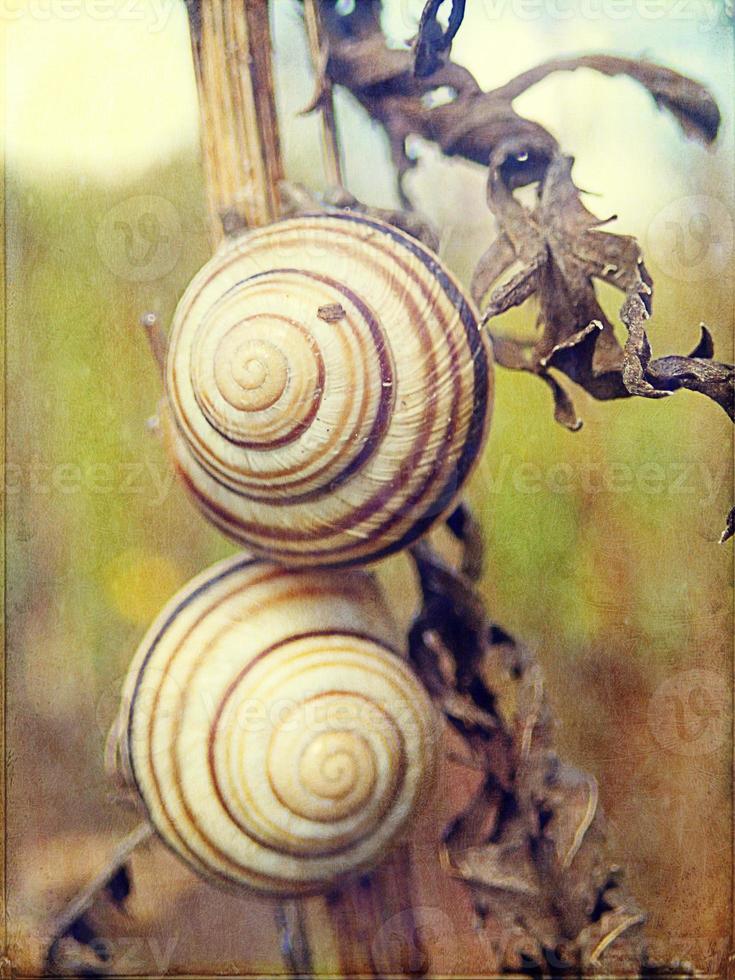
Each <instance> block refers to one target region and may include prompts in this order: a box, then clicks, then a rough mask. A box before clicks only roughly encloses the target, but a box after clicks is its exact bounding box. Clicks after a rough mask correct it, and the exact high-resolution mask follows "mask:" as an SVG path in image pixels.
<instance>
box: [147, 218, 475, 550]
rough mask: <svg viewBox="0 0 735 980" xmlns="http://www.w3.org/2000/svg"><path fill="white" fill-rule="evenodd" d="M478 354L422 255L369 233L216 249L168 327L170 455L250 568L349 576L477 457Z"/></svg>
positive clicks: (461, 308) (419, 522) (402, 535)
mask: <svg viewBox="0 0 735 980" xmlns="http://www.w3.org/2000/svg"><path fill="white" fill-rule="evenodd" d="M491 384H492V378H491V355H490V348H489V341H487V340H486V339H485V337H484V334H483V332H482V331H481V330H480V327H479V325H478V317H477V313H476V311H475V308H474V306H473V303H472V300H471V299H469V298H468V297H467V296H466V295H465V293H464V292H463V290H462V288H461V287H460V286H459V284H458V283H457V281H456V280H455V279H454V278H453V276H452V275H451V273H450V272H448V271H447V270H446V269H445V268H444V266H443V265H442V264H441V262H440V261H439V259H438V258H437V256H436V255H434V254H433V253H432V252H430V251H429V250H428V249H427V248H426V247H425V246H424V245H422V244H421V243H420V242H418V241H417V240H415V239H413V238H412V237H410V236H409V235H407V234H405V233H404V232H402V231H399V230H398V229H396V228H394V227H392V226H391V225H388V224H385V223H383V222H381V221H377V220H374V219H372V218H366V217H364V216H361V215H356V214H349V213H335V214H329V215H324V214H322V215H316V216H313V217H301V218H295V219H290V220H286V221H282V222H278V223H277V224H274V225H270V226H268V227H266V228H261V229H258V230H256V231H254V232H252V233H250V234H247V235H246V236H244V237H243V238H241V239H239V240H236V241H234V242H231V243H229V244H227V245H226V246H224V247H223V249H222V250H221V251H219V252H218V253H217V254H216V255H215V256H214V257H213V258H212V260H211V261H210V262H208V263H207V265H205V266H204V268H203V269H202V270H201V271H200V272H199V273H198V274H197V275H196V276H195V278H194V280H193V281H192V282H191V284H190V285H189V287H188V289H187V290H186V292H185V294H184V296H183V297H182V299H181V301H180V303H179V305H178V308H177V310H176V313H175V316H174V320H173V325H172V331H171V336H170V342H169V350H168V356H167V364H166V376H165V386H166V394H167V404H168V412H167V413H166V414H167V416H168V418H167V422H168V425H167V429H168V436H169V443H170V448H171V451H172V453H173V456H174V460H175V462H176V465H177V469H178V471H179V472H180V474H181V476H182V478H183V480H184V482H185V484H186V486H187V487H188V488H189V490H190V491H191V493H192V494H193V495H194V497H195V499H196V500H197V502H198V503H199V505H200V506H201V508H202V509H203V511H204V513H205V514H206V515H207V516H208V517H209V519H210V520H211V521H213V522H214V523H215V524H216V525H217V526H219V527H220V528H221V529H222V530H223V531H224V532H225V533H227V534H228V535H230V536H231V537H233V538H235V539H236V540H238V541H239V542H241V543H242V544H243V545H244V546H245V547H246V548H247V549H249V550H250V551H251V552H252V553H253V554H255V555H258V556H261V557H265V558H269V559H272V560H274V561H277V562H281V563H284V564H290V565H298V564H309V565H312V566H313V565H314V564H321V565H332V566H335V565H348V564H354V563H363V562H369V561H372V560H375V559H378V558H381V557H383V556H384V555H387V554H390V553H391V552H393V551H396V550H399V549H401V548H403V547H405V546H406V545H407V544H409V543H410V542H411V541H413V540H414V539H415V538H417V537H418V536H419V535H421V534H422V533H423V532H425V531H426V530H427V529H428V528H429V527H430V526H431V525H432V524H433V523H434V522H435V521H436V520H437V519H438V518H440V517H441V516H442V515H443V514H444V513H445V512H446V511H447V510H448V508H449V507H450V506H451V505H452V503H453V501H454V500H455V498H456V496H457V494H458V492H459V491H460V489H461V487H462V486H463V484H464V483H465V481H466V479H467V477H468V475H469V473H470V471H471V469H472V466H473V463H474V462H475V460H476V459H477V456H478V453H479V451H480V449H481V447H482V445H483V442H484V439H485V435H486V432H487V427H488V423H489V417H490V408H491Z"/></svg>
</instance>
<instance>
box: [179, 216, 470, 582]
mask: <svg viewBox="0 0 735 980" xmlns="http://www.w3.org/2000/svg"><path fill="white" fill-rule="evenodd" d="M326 222H328V225H327V226H326V231H327V232H329V233H330V234H331V235H336V236H338V237H341V238H346V239H349V238H350V237H353V236H351V235H350V232H349V228H348V223H350V222H351V223H354V224H358V225H362V226H366V227H369V228H372V229H375V231H376V232H380V233H381V234H380V235H377V234H376V235H375V236H374V237H373V236H369V237H368V238H367V239H360V240H359V243H358V244H359V245H361V246H364V245H366V244H367V245H369V246H370V249H369V250H370V251H371V250H372V249H376V250H377V251H379V252H381V253H382V254H383V255H384V256H385V257H387V258H388V259H389V260H390V262H392V263H394V265H397V266H399V268H401V270H402V272H403V273H404V275H405V276H407V277H408V278H410V281H411V282H413V283H414V284H415V285H416V286H417V288H418V290H419V291H420V293H421V294H423V296H424V297H425V298H426V300H427V302H428V301H430V300H432V299H435V298H436V296H435V290H433V291H432V290H429V289H427V286H426V282H425V281H424V280H423V279H422V278H421V276H420V275H418V274H417V272H416V270H415V269H412V268H410V267H409V266H408V265H407V263H406V261H405V260H403V259H402V258H401V259H400V260H398V261H396V249H395V247H394V246H393V247H392V250H391V246H389V245H388V243H387V241H386V239H390V240H391V241H392V242H398V243H399V244H401V245H402V246H403V248H405V249H406V250H408V251H409V252H411V254H412V255H413V256H414V257H415V258H417V259H418V260H419V261H420V262H421V263H422V265H423V266H424V267H425V268H426V269H427V271H428V272H429V273H430V275H431V281H432V283H434V284H435V283H437V282H438V283H439V285H440V287H441V289H442V293H443V297H444V300H445V302H447V303H448V304H450V306H451V308H452V309H454V310H455V312H456V314H457V316H458V317H459V319H460V321H461V322H462V324H463V326H464V333H465V336H466V340H467V344H468V347H469V351H470V354H471V357H472V368H473V376H474V385H473V390H472V394H473V408H474V412H473V413H471V414H470V417H469V421H468V424H467V433H466V438H465V443H464V446H463V447H462V451H461V452H460V456H459V458H458V459H456V458H453V454H451V453H447V451H446V450H447V448H449V449H451V444H452V441H453V439H454V437H455V435H456V430H457V428H458V426H459V413H458V411H457V406H458V404H459V403H460V402H461V399H462V395H463V394H464V392H465V391H467V389H466V388H464V387H463V386H462V384H461V374H460V372H459V370H458V360H459V358H458V353H457V352H458V348H457V345H456V341H455V338H454V337H453V336H452V330H451V329H450V328H449V327H450V324H453V323H454V320H453V318H452V319H451V320H448V319H447V316H448V312H447V313H445V311H444V309H442V308H441V307H439V308H438V309H437V308H436V306H435V309H434V314H435V320H436V323H437V326H438V327H439V329H440V330H441V331H442V333H443V335H444V337H445V338H446V340H447V346H448V348H449V352H450V357H451V360H452V367H451V369H450V375H451V378H452V383H453V386H454V387H453V392H454V393H453V404H452V410H451V417H450V424H449V426H448V427H447V428H446V429H445V430H444V436H443V441H442V444H441V446H440V448H439V450H438V451H437V452H436V453H435V455H434V465H433V466H432V467H431V470H430V472H429V474H428V477H427V478H426V479H425V480H424V481H423V483H422V484H421V485H419V487H418V488H414V490H413V492H412V493H410V494H409V495H408V496H407V498H406V499H405V500H404V501H403V502H402V506H401V507H400V508H397V512H396V513H394V514H392V515H389V517H388V519H387V521H384V522H382V523H381V524H380V525H379V526H378V527H376V528H370V529H366V532H369V535H370V540H363V541H362V542H360V541H358V542H355V541H351V542H349V543H347V544H345V545H342V546H338V547H334V548H331V549H322V550H321V551H320V550H319V549H318V548H316V549H314V550H313V551H312V552H311V553H312V554H313V555H315V556H318V557H320V558H325V559H327V561H328V562H329V563H330V564H349V563H351V562H353V561H359V560H361V559H364V556H365V555H367V556H368V557H369V558H370V559H371V560H372V559H374V558H376V557H378V556H383V555H385V554H389V553H391V552H392V551H394V550H397V549H398V548H400V547H403V546H405V544H407V543H409V542H410V541H411V540H413V539H414V538H415V537H417V536H418V534H420V533H422V532H423V530H424V529H425V528H426V527H427V526H428V525H429V524H431V523H432V522H433V521H434V520H435V519H436V518H437V517H438V516H439V514H440V513H441V511H442V510H444V509H445V508H446V507H449V506H450V505H451V502H452V499H453V498H454V496H455V495H456V492H457V491H458V489H459V487H460V486H461V484H462V482H463V480H464V479H465V477H466V475H467V473H468V472H469V470H470V469H471V466H472V463H473V462H474V458H475V456H476V455H477V450H478V448H479V445H480V443H481V442H482V439H483V438H484V434H485V431H486V427H487V421H488V417H489V398H488V384H489V362H488V355H487V350H486V347H485V345H484V343H483V338H482V336H481V335H480V332H479V329H478V327H477V323H476V319H475V315H474V313H473V311H472V308H471V306H470V305H469V304H468V303H467V302H466V301H465V299H464V296H463V294H462V291H461V289H460V288H459V287H458V286H457V284H456V282H454V281H453V280H452V279H451V277H449V276H448V275H447V274H446V272H445V270H443V268H442V267H441V265H440V264H439V263H438V262H437V260H436V259H435V258H434V257H433V256H432V255H431V253H429V252H427V251H426V250H425V249H424V248H423V246H421V245H420V244H419V243H417V242H415V241H414V240H413V239H410V238H409V237H408V236H405V235H404V234H403V233H401V232H397V231H396V230H395V229H392V228H390V226H385V225H383V224H382V223H379V222H374V221H373V220H372V219H370V220H368V219H365V218H363V217H362V216H354V215H342V214H339V215H332V216H329V217H326V218H325V217H323V216H319V217H316V218H314V219H311V222H310V223H309V221H307V220H303V219H296V220H295V221H294V222H283V223H282V224H280V225H275V226H272V227H271V228H270V229H269V230H268V232H267V234H264V233H262V232H258V233H256V234H255V236H254V238H255V240H254V242H253V247H254V250H255V254H259V253H260V252H261V251H262V250H263V249H266V250H267V248H268V246H269V243H270V241H271V240H272V236H274V235H275V236H277V235H279V234H283V233H284V232H286V231H289V230H290V231H291V232H293V233H294V234H295V233H296V231H297V230H298V231H300V232H301V233H305V232H307V231H314V232H323V231H325V224H324V223H326ZM342 222H344V225H345V230H344V231H342V229H341V228H339V229H338V228H337V227H335V225H336V224H338V223H342ZM289 226H290V227H289ZM342 251H344V249H342ZM347 251H348V252H349V249H348V250H347ZM359 257H360V260H361V261H363V262H365V261H366V256H365V254H364V253H363V254H360V256H359ZM238 258H239V254H238V253H237V252H235V253H234V254H232V255H230V256H228V260H227V262H226V263H225V265H224V266H220V267H218V268H217V269H215V270H214V271H213V272H212V273H210V277H209V278H208V279H207V280H205V282H204V283H200V284H198V288H199V291H200V292H201V290H202V289H204V288H205V287H206V284H208V283H209V282H210V281H211V278H212V277H213V276H215V275H217V274H219V272H220V271H221V269H222V268H223V267H226V266H227V265H230V264H232V262H235V261H237V260H238ZM371 264H372V265H373V269H377V271H378V274H379V276H380V278H381V279H383V280H384V281H386V277H387V281H388V283H389V285H391V286H392V285H393V283H395V281H396V280H397V277H396V276H395V275H393V276H392V277H391V276H390V275H388V270H387V269H386V268H385V263H377V262H375V261H374V260H373V262H372V263H371ZM198 295H199V294H198V293H195V294H194V295H193V296H191V297H189V305H190V304H191V303H193V302H194V301H195V299H196V296H198ZM404 299H405V296H404ZM415 309H416V307H415V305H414V310H415ZM429 400H430V401H431V402H433V398H430V399H429ZM425 424H426V423H425V422H424V426H425ZM427 441H428V437H427V439H424V440H421V441H420V443H419V445H420V447H421V448H420V451H419V449H418V447H417V446H416V445H415V446H414V452H413V453H412V454H411V456H410V457H409V458H408V459H407V460H404V463H403V465H402V467H401V468H400V470H399V473H398V474H397V476H396V477H395V478H394V480H393V481H392V482H391V484H390V488H386V489H385V490H383V491H382V492H381V493H379V494H376V495H374V496H373V498H372V499H371V501H369V502H367V504H363V506H362V507H361V508H358V509H356V510H354V511H352V512H351V513H350V514H349V515H346V516H345V519H343V520H341V521H338V520H334V521H332V522H331V524H330V525H329V526H327V527H325V528H320V529H317V530H314V531H309V532H306V533H304V532H298V531H296V530H295V529H293V528H291V529H288V531H287V532H279V530H278V529H268V528H264V527H263V526H262V525H261V524H260V523H259V522H258V521H257V520H255V521H252V522H246V521H243V520H242V519H241V518H240V517H238V516H237V515H236V514H233V513H230V512H229V510H228V509H227V508H226V507H225V506H223V505H222V504H221V503H217V504H214V503H213V502H212V501H210V500H208V499H207V498H206V496H205V492H204V491H203V490H198V489H197V490H195V493H196V496H198V497H199V498H200V501H201V506H203V508H204V509H205V512H206V513H208V514H212V515H216V517H215V520H216V523H217V524H218V526H220V527H222V528H223V529H225V530H226V531H227V533H229V534H230V535H231V536H233V537H236V538H238V539H239V540H242V541H243V542H245V543H246V544H249V545H250V546H251V547H253V548H254V549H256V550H260V551H261V552H263V553H265V554H269V555H273V556H281V557H283V558H291V559H294V558H300V557H301V549H298V548H297V550H293V549H288V548H280V549H279V548H277V547H276V548H273V547H272V546H271V545H270V544H263V539H264V538H265V539H266V541H269V542H270V541H278V540H284V539H286V538H288V539H289V540H292V541H299V542H301V541H316V540H319V539H320V538H322V539H323V538H325V537H329V536H338V535H339V533H340V531H345V530H352V529H354V528H355V527H357V526H359V523H361V522H367V520H368V519H369V517H370V516H372V515H373V514H374V513H376V512H377V511H379V510H380V509H382V508H383V507H384V506H385V504H386V503H387V502H388V501H389V499H390V497H391V496H392V494H393V493H394V491H395V490H396V489H397V488H398V487H399V486H401V485H403V484H405V483H406V482H407V481H408V484H409V485H410V482H411V480H410V477H411V470H414V469H415V468H416V467H417V465H418V463H420V462H421V460H422V458H423V453H424V449H425V445H426V442H427ZM365 456H366V458H368V457H369V453H366V454H365ZM363 465H364V463H363ZM443 468H447V469H448V470H449V479H448V481H445V483H444V486H443V487H442V488H441V489H440V491H439V492H438V493H437V494H436V495H435V496H434V497H433V498H432V500H431V501H430V503H429V506H428V508H426V509H425V510H424V512H423V513H422V514H421V515H420V516H418V517H412V516H411V515H410V511H411V509H418V508H416V505H417V504H418V503H419V502H420V501H421V499H422V498H423V497H424V496H426V494H428V492H429V490H430V489H431V486H432V483H433V482H434V481H437V482H438V479H437V478H438V475H439V474H440V473H441V471H442V469H443ZM349 475H351V474H349ZM209 476H210V478H213V479H215V480H216V477H213V475H212V474H209ZM346 478H347V477H345V479H346ZM304 479H305V481H307V480H308V481H311V480H312V479H313V477H307V478H304ZM187 482H188V483H189V485H190V486H192V485H193V482H194V480H193V477H192V476H189V478H188V481H187ZM329 487H330V489H332V488H333V487H334V484H333V483H332V482H330V484H329ZM225 489H230V488H228V487H225ZM234 492H235V493H237V492H239V491H234ZM318 495H319V491H315V490H311V491H307V494H305V495H303V497H305V498H306V499H310V498H313V497H314V496H318ZM303 497H299V498H296V499H298V500H300V499H303ZM255 499H258V498H255ZM293 502H295V500H294V498H291V499H288V498H274V500H273V501H270V503H275V504H276V506H288V505H289V504H292V503H293ZM407 520H409V521H410V524H409V526H408V527H407V528H406V530H405V531H404V533H403V535H402V536H399V538H398V540H394V541H392V542H391V541H390V540H389V541H388V542H387V544H385V545H383V546H382V547H380V545H381V542H380V540H377V541H376V540H373V538H374V537H377V538H379V537H380V535H381V534H384V533H385V532H386V531H387V530H390V528H391V527H393V526H394V525H395V524H396V523H397V522H399V521H402V522H404V523H406V521H407ZM376 545H377V546H378V547H376ZM345 554H346V555H347V556H348V557H346V558H344V559H342V556H343V555H345Z"/></svg>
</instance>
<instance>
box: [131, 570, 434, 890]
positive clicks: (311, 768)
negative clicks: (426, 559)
mask: <svg viewBox="0 0 735 980" xmlns="http://www.w3.org/2000/svg"><path fill="white" fill-rule="evenodd" d="M399 649H400V647H399V641H398V639H397V635H396V628H395V626H394V625H393V623H392V621H391V620H390V617H389V615H388V613H387V611H386V608H385V606H384V604H383V600H382V597H381V595H380V593H379V591H378V589H377V587H376V585H375V583H374V582H373V580H372V578H371V577H370V576H368V575H367V574H365V573H364V572H359V571H348V572H346V573H343V574H339V575H337V574H335V573H334V572H328V571H325V570H321V571H316V572H313V571H312V572H309V573H306V572H300V571H294V570H287V569H285V568H282V567H280V566H276V565H270V564H266V563H263V562H259V561H252V560H250V559H246V558H243V557H242V556H238V557H236V558H234V559H231V560H229V561H226V562H223V563H221V564H219V565H216V566H215V567H213V568H212V569H210V570H209V571H208V572H206V573H204V574H203V575H201V576H200V577H199V578H197V579H195V580H194V581H193V582H192V583H191V584H190V585H189V586H188V587H187V588H185V589H184V590H183V591H182V592H181V593H180V594H179V595H177V596H176V597H175V598H174V599H173V600H172V601H171V603H170V604H169V605H168V607H167V608H166V609H165V610H164V611H163V613H162V614H161V615H160V617H159V618H158V620H157V621H156V622H155V623H154V624H153V626H152V627H151V629H150V630H149V632H148V634H147V636H146V637H145V639H144V640H143V643H142V644H141V646H140V648H139V650H138V652H137V655H136V657H135V659H134V661H133V663H132V665H131V668H130V672H129V674H128V678H127V681H126V684H125V687H124V691H123V699H122V706H121V716H120V719H119V722H118V725H119V728H118V730H119V731H120V732H121V733H122V734H121V738H120V741H119V745H118V751H119V756H120V764H121V767H122V770H123V776H124V777H126V779H127V781H128V782H129V783H130V784H131V785H133V786H134V787H135V788H136V789H137V791H138V793H139V795H140V797H141V798H142V801H143V803H144V804H145V807H146V809H147V812H148V815H149V818H150V820H151V822H152V823H153V825H154V826H155V828H156V830H157V831H158V833H159V834H160V836H161V837H162V838H163V839H164V840H165V841H166V842H167V843H168V844H169V846H170V847H171V848H172V849H173V850H174V851H175V852H176V853H177V854H178V855H179V856H180V857H182V858H183V859H184V860H186V861H187V862H188V863H189V864H190V865H191V866H192V867H193V868H194V869H195V870H197V871H198V872H200V873H201V874H202V875H204V876H205V877H208V878H210V879H213V880H215V881H216V882H219V883H221V884H225V885H240V886H246V887H249V888H252V889H255V890H258V891H260V892H265V893H270V894H280V895H298V894H303V893H309V892H318V891H322V890H328V889H329V888H330V887H331V886H332V885H333V884H334V883H335V881H337V880H338V879H340V878H341V877H342V876H344V875H347V874H350V873H352V872H356V871H360V870H364V869H367V868H370V867H372V866H373V865H375V864H376V863H377V862H378V861H379V860H380V858H381V857H382V856H383V854H384V853H385V852H386V850H387V849H388V848H389V846H390V845H391V844H392V843H393V842H394V841H396V839H398V838H400V837H401V836H402V834H403V833H404V831H405V830H406V828H407V824H408V823H409V821H410V820H411V818H412V816H415V814H416V813H417V811H418V810H419V808H420V807H421V806H422V804H423V802H425V800H426V797H427V794H428V792H429V790H430V788H431V784H432V778H433V773H434V769H435V759H436V729H435V716H434V714H433V709H432V705H431V702H430V701H429V699H428V697H427V695H426V693H425V691H424V688H423V687H422V685H421V684H420V683H419V681H418V680H417V679H416V677H415V675H414V674H413V673H412V671H411V670H410V668H409V667H408V665H407V664H406V662H405V661H404V660H403V659H402V658H401V656H400V654H399V653H398V650H399Z"/></svg>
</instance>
